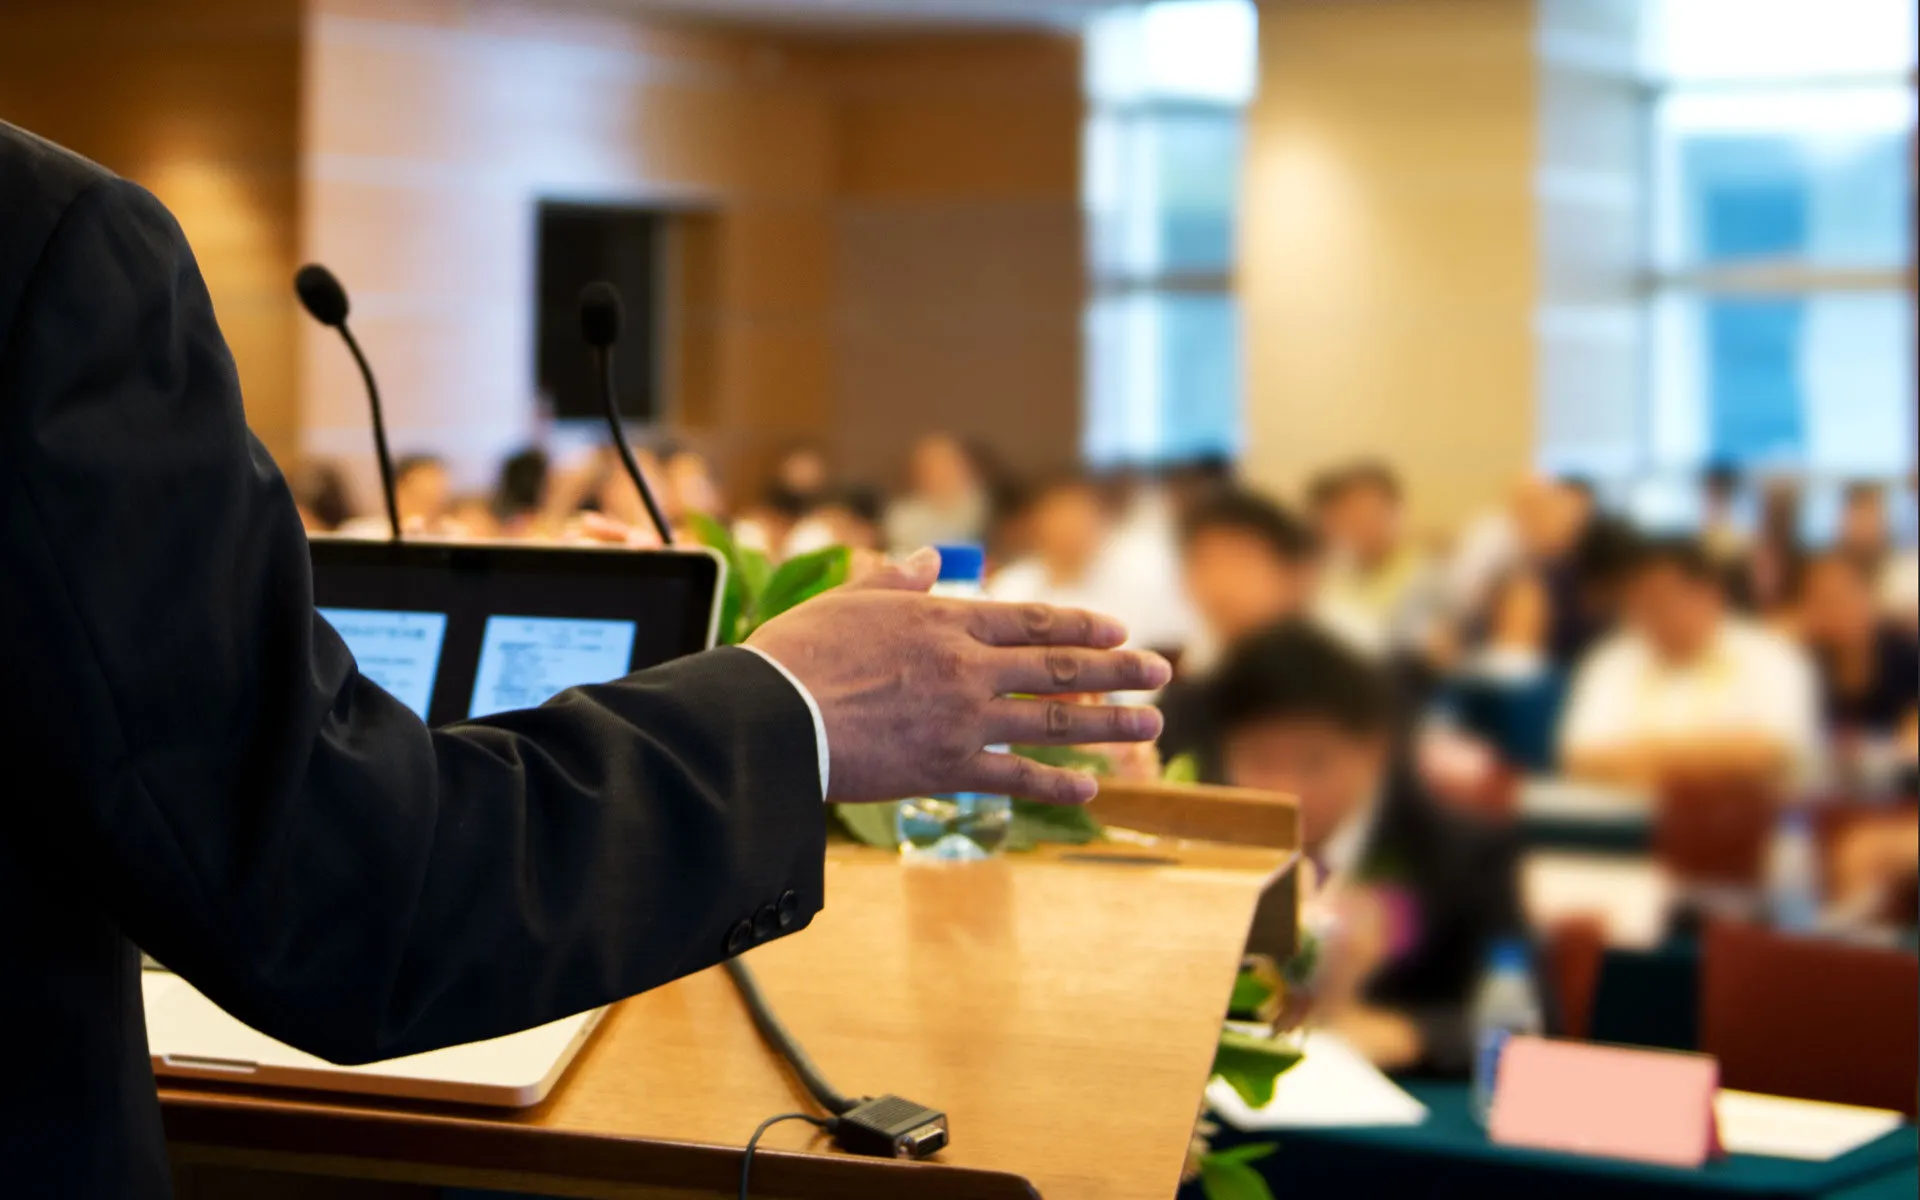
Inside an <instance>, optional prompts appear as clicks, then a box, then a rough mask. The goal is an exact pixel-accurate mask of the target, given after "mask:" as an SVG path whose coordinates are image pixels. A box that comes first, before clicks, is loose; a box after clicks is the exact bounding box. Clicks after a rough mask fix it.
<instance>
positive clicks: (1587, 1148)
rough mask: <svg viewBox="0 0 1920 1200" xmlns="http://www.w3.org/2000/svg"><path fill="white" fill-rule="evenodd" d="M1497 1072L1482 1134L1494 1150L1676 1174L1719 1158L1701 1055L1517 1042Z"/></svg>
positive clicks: (1711, 1083) (1712, 1072) (1707, 1063)
mask: <svg viewBox="0 0 1920 1200" xmlns="http://www.w3.org/2000/svg"><path fill="white" fill-rule="evenodd" d="M1499 1070H1500V1073H1499V1076H1498V1078H1497V1079H1496V1080H1495V1084H1494V1091H1493V1112H1492V1114H1491V1116H1490V1117H1489V1119H1488V1122H1487V1133H1488V1135H1489V1136H1490V1137H1492V1139H1493V1140H1494V1141H1495V1142H1498V1143H1500V1144H1502V1145H1507V1146H1530V1147H1533V1148H1535V1149H1539V1150H1562V1151H1565V1152H1567V1153H1570V1154H1593V1155H1600V1156H1602V1157H1606V1158H1627V1159H1634V1160H1636V1161H1639V1162H1648V1163H1661V1164H1664V1165H1667V1166H1675V1167H1697V1166H1699V1165H1700V1164H1702V1163H1704V1162H1705V1161H1706V1160H1707V1159H1708V1158H1709V1157H1711V1156H1714V1155H1717V1154H1718V1153H1719V1152H1720V1135H1719V1130H1718V1128H1717V1127H1716V1125H1715V1123H1714V1116H1713V1097H1714V1093H1715V1092H1716V1091H1717V1090H1718V1089H1719V1086H1720V1064H1719V1063H1718V1062H1717V1061H1715V1060H1714V1059H1713V1058H1711V1057H1709V1056H1707V1055H1704V1054H1676V1053H1670V1052H1667V1051H1660V1050H1630V1049H1627V1048H1626V1047H1623V1046H1597V1045H1593V1044H1591V1043H1587V1042H1559V1041H1549V1040H1547V1039H1544V1038H1533V1037H1516V1038H1513V1039H1512V1040H1511V1041H1509V1042H1508V1043H1507V1044H1506V1047H1505V1049H1504V1050H1502V1052H1501V1054H1500V1068H1499Z"/></svg>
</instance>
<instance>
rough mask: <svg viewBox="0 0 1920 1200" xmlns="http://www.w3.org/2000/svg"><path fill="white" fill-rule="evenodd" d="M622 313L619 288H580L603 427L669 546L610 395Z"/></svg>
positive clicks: (668, 532) (669, 532)
mask: <svg viewBox="0 0 1920 1200" xmlns="http://www.w3.org/2000/svg"><path fill="white" fill-rule="evenodd" d="M624 315H625V310H624V308H623V307H622V305H621V303H620V290H619V289H618V288H616V287H614V286H613V285H612V284H610V283H605V282H597V283H590V284H588V285H587V286H586V287H584V288H582V289H581V291H580V336H581V337H583V338H585V339H586V341H587V345H589V346H591V347H592V348H593V357H594V362H595V364H596V365H597V366H598V367H599V378H600V399H601V401H602V403H604V404H605V405H606V408H607V429H608V430H609V431H611V432H612V434H613V445H614V448H615V449H617V450H619V451H620V461H621V462H622V463H623V464H625V466H626V468H627V475H628V477H629V478H631V479H632V480H633V486H634V487H636V488H638V489H639V490H640V502H641V503H642V504H645V505H646V506H647V516H648V517H649V518H651V519H652V521H653V527H654V528H655V529H657V530H659V531H660V544H661V545H663V546H671V545H673V529H672V527H671V526H669V525H668V524H667V517H666V514H665V513H663V512H661V511H660V502H659V501H657V500H655V499H654V498H653V489H652V488H650V487H648V486H647V476H646V473H645V472H643V471H641V470H640V460H639V459H637V458H635V457H634V456H633V447H632V446H630V445H628V444H627V430H626V427H625V426H624V425H622V424H621V422H620V405H619V402H618V401H617V400H616V399H615V397H614V390H613V347H614V343H616V342H618V341H619V340H620V322H621V320H622V318H623V316H624Z"/></svg>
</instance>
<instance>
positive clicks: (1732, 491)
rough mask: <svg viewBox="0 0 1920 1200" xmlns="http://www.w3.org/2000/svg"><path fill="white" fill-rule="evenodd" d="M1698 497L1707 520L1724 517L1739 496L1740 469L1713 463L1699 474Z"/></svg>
mask: <svg viewBox="0 0 1920 1200" xmlns="http://www.w3.org/2000/svg"><path fill="white" fill-rule="evenodd" d="M1700 496H1701V498H1702V499H1703V500H1705V501H1706V510H1707V516H1708V518H1709V519H1714V518H1720V517H1724V516H1725V515H1726V514H1727V512H1728V510H1730V509H1731V508H1732V507H1733V502H1734V501H1735V500H1737V499H1738V498H1739V496H1740V468H1738V467H1736V466H1734V465H1733V464H1732V463H1715V464H1713V465H1712V466H1710V467H1708V468H1707V469H1706V470H1705V471H1703V472H1701V474H1700Z"/></svg>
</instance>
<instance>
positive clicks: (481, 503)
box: [440, 496, 504, 538]
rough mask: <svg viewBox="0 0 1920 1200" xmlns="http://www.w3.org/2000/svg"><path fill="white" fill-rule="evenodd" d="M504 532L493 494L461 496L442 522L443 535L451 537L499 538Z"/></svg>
mask: <svg viewBox="0 0 1920 1200" xmlns="http://www.w3.org/2000/svg"><path fill="white" fill-rule="evenodd" d="M503 532H504V531H503V529H502V528H501V525H500V518H499V517H497V516H495V515H494V511H493V497H492V496H461V497H459V498H457V499H455V500H454V502H453V504H452V506H451V507H449V508H448V509H447V515H446V519H445V520H443V521H441V522H440V533H441V535H442V536H444V537H450V538H497V537H499V536H501V534H502V533H503Z"/></svg>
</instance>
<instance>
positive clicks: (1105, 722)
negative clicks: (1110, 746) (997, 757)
mask: <svg viewBox="0 0 1920 1200" xmlns="http://www.w3.org/2000/svg"><path fill="white" fill-rule="evenodd" d="M1161 724H1162V722H1161V719H1160V712H1159V710H1158V709H1152V708H1144V707H1138V706H1134V705H1123V704H1074V703H1072V702H1071V701H1067V700H1004V699H1002V700H994V701H992V702H991V703H989V704H988V705H987V720H986V731H987V741H988V742H989V743H1003V742H1011V743H1017V744H1021V745H1028V746H1080V745H1087V744H1090V743H1094V742H1150V741H1152V740H1153V739H1155V738H1157V737H1159V736H1160V727H1161Z"/></svg>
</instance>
